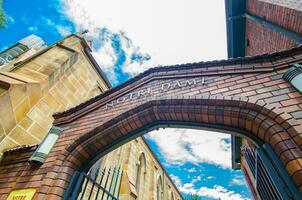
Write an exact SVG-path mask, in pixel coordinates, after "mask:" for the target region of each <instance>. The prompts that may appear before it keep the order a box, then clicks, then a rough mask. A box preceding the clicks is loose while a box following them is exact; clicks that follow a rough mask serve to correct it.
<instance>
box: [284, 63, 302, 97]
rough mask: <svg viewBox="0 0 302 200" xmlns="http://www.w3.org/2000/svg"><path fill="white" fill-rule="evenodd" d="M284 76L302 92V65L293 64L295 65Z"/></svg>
mask: <svg viewBox="0 0 302 200" xmlns="http://www.w3.org/2000/svg"><path fill="white" fill-rule="evenodd" d="M283 78H284V79H285V80H287V81H288V82H289V83H290V84H291V85H292V86H294V88H296V89H297V90H298V91H299V92H301V93H302V65H299V64H293V66H292V67H291V68H289V70H287V72H285V73H284V75H283Z"/></svg>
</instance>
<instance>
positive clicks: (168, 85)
mask: <svg viewBox="0 0 302 200" xmlns="http://www.w3.org/2000/svg"><path fill="white" fill-rule="evenodd" d="M207 83H208V82H207V80H206V79H205V78H204V77H201V78H195V79H186V80H176V81H170V82H164V83H161V84H160V85H159V89H158V86H154V87H148V88H146V89H142V90H138V91H135V92H131V93H129V94H127V95H125V96H122V97H120V98H118V99H116V100H113V101H111V102H110V103H107V104H106V108H107V109H110V108H113V107H114V106H116V105H118V104H121V103H124V102H129V101H131V100H134V99H140V98H144V97H148V96H151V95H156V94H159V93H160V92H165V91H168V90H174V89H181V88H186V87H194V86H197V85H199V86H200V85H201V86H205V85H207Z"/></svg>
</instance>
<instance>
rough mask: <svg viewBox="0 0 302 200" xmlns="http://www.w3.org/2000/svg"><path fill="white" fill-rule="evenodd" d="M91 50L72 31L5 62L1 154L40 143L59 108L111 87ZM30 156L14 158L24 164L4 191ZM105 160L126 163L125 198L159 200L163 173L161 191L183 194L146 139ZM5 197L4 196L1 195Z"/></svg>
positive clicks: (0, 81) (0, 80)
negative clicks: (141, 167)
mask: <svg viewBox="0 0 302 200" xmlns="http://www.w3.org/2000/svg"><path fill="white" fill-rule="evenodd" d="M85 49H86V50H85ZM87 49H89V45H88V44H87V43H86V41H85V40H84V39H83V38H81V37H79V36H78V35H71V36H69V37H67V38H65V39H63V40H62V41H60V42H58V43H56V44H54V45H52V46H50V47H48V48H46V49H40V50H41V51H40V52H39V53H37V50H36V49H34V51H33V50H32V49H29V50H28V51H27V52H25V53H24V54H22V55H21V56H19V57H17V58H16V59H14V60H11V62H9V63H6V64H5V65H3V66H1V69H0V107H1V109H0V116H2V117H1V118H0V156H2V153H3V152H6V153H5V154H7V153H8V154H11V153H12V151H11V150H12V149H14V150H17V149H27V150H32V149H34V148H36V147H37V145H36V144H39V143H40V142H41V141H42V140H43V138H44V137H45V135H46V134H47V133H48V131H49V129H50V128H51V126H52V124H53V121H54V118H53V114H54V113H56V112H62V111H65V110H68V109H70V108H72V107H75V106H76V105H80V104H81V103H83V102H85V101H87V100H89V99H91V98H93V97H95V96H97V95H99V94H102V93H104V92H105V91H107V90H108V89H109V88H110V87H111V86H110V85H109V84H108V82H107V80H105V78H104V76H103V74H102V72H101V71H100V69H99V66H95V63H94V60H93V59H91V57H90V56H91V55H89V52H87ZM8 149H11V150H8ZM14 150H13V151H14ZM142 153H143V154H144V156H145V159H146V166H145V167H146V173H145V179H144V182H142V183H141V185H142V186H143V187H144V189H141V191H140V192H138V191H137V189H136V188H137V187H136V185H135V184H136V176H137V174H136V173H137V172H136V169H137V163H138V158H139V156H140V155H141V154H142ZM28 155H29V154H26V155H23V156H25V157H23V156H22V155H21V154H20V156H21V157H23V158H22V159H21V160H19V159H18V158H14V159H13V160H14V161H13V162H9V165H10V164H12V166H13V165H14V164H17V166H21V168H22V169H18V170H16V171H15V170H12V171H11V172H10V173H5V174H1V175H0V193H2V194H3V192H4V191H6V189H5V187H6V186H9V187H14V184H15V183H16V182H14V181H12V179H10V178H8V176H10V175H12V174H15V175H17V176H19V175H20V176H22V175H21V174H24V172H25V171H26V170H25V168H27V166H26V165H22V162H23V161H25V160H28V159H29V157H27V156H28ZM9 157H10V156H4V158H3V160H2V164H4V165H2V166H5V165H7V164H8V163H7V162H6V160H7V158H9ZM24 159H25V160H24ZM102 161H103V162H102V166H101V167H102V168H104V167H106V168H108V167H116V166H121V167H122V170H123V171H124V174H125V175H124V178H123V181H122V187H121V192H122V193H121V199H123V200H126V199H127V200H128V199H137V198H138V195H142V194H143V195H144V197H143V198H142V197H140V198H139V199H150V200H151V199H156V190H155V188H156V181H157V179H159V178H160V179H162V182H163V187H162V188H163V190H162V192H163V193H162V194H163V195H164V197H165V199H171V200H172V198H171V197H172V196H173V197H174V198H173V199H175V200H178V199H182V197H181V196H180V194H179V192H178V190H177V188H176V187H175V185H174V184H173V183H172V181H171V179H170V178H169V176H168V175H167V173H166V172H165V170H164V168H163V166H162V165H161V164H160V162H159V161H158V160H157V158H156V156H155V155H154V154H153V153H152V150H151V149H150V148H149V146H148V144H147V143H146V142H145V140H144V139H143V138H137V139H136V140H135V141H132V142H129V143H127V144H125V145H124V146H122V147H120V148H118V149H116V150H114V151H113V152H111V153H109V154H107V155H106V156H105V157H104V158H102ZM13 163H14V164H13ZM0 165H1V164H0ZM23 167H25V168H23ZM24 170H25V171H24ZM42 171H44V170H42ZM42 171H40V172H42ZM25 173H26V172H25ZM7 175H8V176H7ZM21 182H22V184H21V185H23V186H24V184H26V183H27V182H30V180H28V179H27V178H25V179H22V180H21ZM58 182H60V178H59V179H58ZM23 186H21V188H22V187H23ZM34 187H37V185H35V186H34ZM3 198H4V197H3V196H1V195H0V199H3Z"/></svg>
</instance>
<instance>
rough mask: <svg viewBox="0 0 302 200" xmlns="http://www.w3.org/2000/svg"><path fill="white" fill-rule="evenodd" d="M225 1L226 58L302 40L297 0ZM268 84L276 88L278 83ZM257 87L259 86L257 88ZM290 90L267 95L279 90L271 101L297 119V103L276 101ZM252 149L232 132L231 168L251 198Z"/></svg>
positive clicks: (300, 8)
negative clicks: (239, 172) (241, 177)
mask: <svg viewBox="0 0 302 200" xmlns="http://www.w3.org/2000/svg"><path fill="white" fill-rule="evenodd" d="M225 5H226V22H227V41H228V57H229V58H236V57H244V56H257V55H262V54H268V53H273V52H278V51H282V50H284V49H289V48H292V47H294V46H296V45H298V44H300V43H302V1H301V0H242V1H241V0H240V1H238V0H226V1H225ZM272 87H274V88H275V90H278V89H280V88H279V87H278V85H272ZM260 90H261V91H262V90H263V89H259V91H258V92H261V91H260ZM290 90H291V88H285V89H282V90H281V91H280V90H279V91H276V92H272V93H271V94H269V93H268V94H267V95H273V94H277V93H279V94H280V95H281V93H282V94H283V95H281V96H279V97H277V98H275V97H273V98H275V100H276V101H274V100H273V102H274V103H273V104H274V105H275V106H276V107H282V106H285V107H284V109H285V110H287V111H289V112H292V113H293V114H294V118H296V119H301V118H302V117H301V116H298V115H300V114H301V112H300V109H301V107H299V105H297V104H295V103H294V104H286V105H285V104H283V103H282V105H281V104H280V101H279V100H282V98H284V100H285V99H287V100H288V98H292V97H289V96H288V95H287V93H290ZM282 91H283V92H282ZM256 92H257V91H256ZM262 92H265V91H264V90H263V91H262ZM280 98H281V99H280ZM288 101H290V100H288ZM254 153H255V147H254V146H253V145H252V144H250V143H249V142H248V141H247V140H243V141H242V139H241V138H239V137H236V136H232V163H233V168H235V169H236V168H237V169H239V168H241V169H242V170H243V172H244V173H245V174H246V178H247V182H248V183H249V186H250V189H251V191H252V192H253V194H254V197H255V199H261V197H260V195H259V192H257V188H256V187H257V186H256V184H255V182H256V181H255V180H254V176H253V172H252V171H255V169H251V168H253V166H250V165H249V162H250V160H251V159H252V160H255V158H252V157H251V156H249V154H254ZM262 198H263V197H262Z"/></svg>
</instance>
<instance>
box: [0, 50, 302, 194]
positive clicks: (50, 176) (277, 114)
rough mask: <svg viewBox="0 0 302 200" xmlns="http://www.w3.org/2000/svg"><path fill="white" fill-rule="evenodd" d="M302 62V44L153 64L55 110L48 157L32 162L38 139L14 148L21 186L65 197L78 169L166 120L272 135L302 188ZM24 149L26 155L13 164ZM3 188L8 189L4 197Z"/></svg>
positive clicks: (7, 160) (264, 137)
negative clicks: (295, 76)
mask: <svg viewBox="0 0 302 200" xmlns="http://www.w3.org/2000/svg"><path fill="white" fill-rule="evenodd" d="M301 62H302V46H298V47H296V48H294V49H290V50H286V51H283V52H278V53H274V54H270V55H263V56H257V57H249V58H238V59H232V60H225V61H212V62H205V63H193V64H185V65H179V66H170V67H158V68H153V69H150V70H148V71H146V72H144V73H142V74H140V75H138V76H136V77H134V78H133V79H131V80H129V81H128V82H126V83H124V84H122V85H120V86H118V87H115V88H113V89H111V90H109V91H107V92H105V93H104V94H102V95H100V96H97V97H95V98H93V99H91V100H89V101H87V102H85V103H83V104H81V105H79V106H77V107H75V108H73V109H71V110H68V111H66V112H64V113H58V114H55V115H54V118H55V122H54V125H55V126H58V127H60V128H62V130H63V131H62V133H61V135H60V137H59V139H58V140H57V142H56V144H55V146H54V147H53V148H52V151H51V153H50V154H49V155H48V157H47V159H46V161H45V162H44V163H43V164H41V165H36V164H34V163H30V162H28V160H27V159H28V157H29V156H30V155H31V154H32V152H33V151H34V150H35V148H36V147H29V148H27V149H26V148H25V149H23V150H22V151H21V150H20V149H15V150H12V151H10V152H8V153H7V155H6V156H5V157H4V159H3V161H2V163H1V165H0V174H1V173H2V174H3V173H5V172H7V171H9V170H8V168H13V167H15V169H17V170H19V171H20V168H21V167H20V166H22V167H23V168H22V170H21V172H20V173H19V174H17V175H16V174H12V175H11V176H10V179H11V180H13V184H6V185H4V187H3V189H0V194H1V195H2V196H3V197H4V198H5V197H6V196H7V194H8V193H9V192H10V191H11V189H14V188H32V187H34V188H38V190H37V194H36V195H35V199H61V198H63V196H64V192H65V191H66V188H67V187H68V185H69V183H70V181H71V177H72V175H73V173H74V172H75V171H76V170H79V169H80V170H83V169H84V168H85V166H90V164H91V162H93V159H94V158H96V157H97V156H98V155H100V154H101V153H103V152H105V151H106V150H110V148H112V147H114V146H115V145H119V144H121V143H122V142H123V141H126V140H127V139H129V138H131V137H134V136H137V135H139V134H142V133H144V132H146V131H147V130H145V129H146V127H149V128H150V129H152V128H154V127H155V126H158V125H164V124H173V123H174V124H189V125H194V126H216V127H218V128H219V127H220V128H221V127H222V126H223V127H230V128H232V129H233V130H234V131H237V132H244V133H245V135H246V136H248V137H250V138H252V139H253V138H254V139H255V138H258V140H259V141H263V142H265V143H269V144H270V145H271V146H272V148H273V149H274V151H275V153H276V155H277V156H278V157H279V160H280V161H281V162H282V164H283V166H284V168H285V169H286V171H287V172H288V174H289V176H291V177H292V179H293V180H294V182H295V184H296V186H297V188H299V189H300V191H302V185H301V184H302V149H301V145H302V128H301V120H300V119H299V118H297V117H296V116H295V114H294V113H299V112H301V111H302V108H301V107H300V106H299V105H302V95H301V93H299V92H297V91H296V90H295V89H294V88H293V87H292V86H291V85H290V84H288V83H287V82H286V81H285V80H284V79H283V78H282V76H283V74H284V72H285V71H287V70H288V68H289V67H291V64H293V63H301ZM16 155H17V156H18V158H20V162H21V164H22V165H21V164H20V162H19V163H17V164H16V165H13V164H11V163H12V162H13V159H16ZM2 196H0V197H2Z"/></svg>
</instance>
